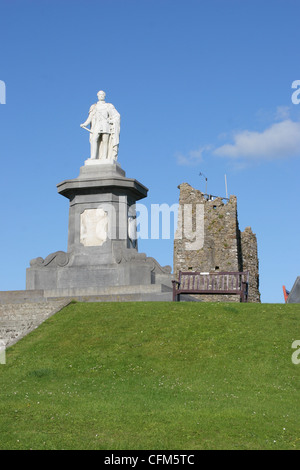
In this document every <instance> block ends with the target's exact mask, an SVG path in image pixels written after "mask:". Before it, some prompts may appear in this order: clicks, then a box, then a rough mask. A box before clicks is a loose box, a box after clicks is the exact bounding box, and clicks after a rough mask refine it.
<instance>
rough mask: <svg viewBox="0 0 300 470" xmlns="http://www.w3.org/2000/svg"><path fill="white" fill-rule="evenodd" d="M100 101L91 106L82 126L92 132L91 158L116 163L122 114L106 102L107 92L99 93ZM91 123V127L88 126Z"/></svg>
mask: <svg viewBox="0 0 300 470" xmlns="http://www.w3.org/2000/svg"><path fill="white" fill-rule="evenodd" d="M97 96H98V102H97V103H95V104H93V105H92V106H91V107H90V111H89V116H88V118H87V120H86V121H85V122H84V123H83V124H80V127H82V128H84V129H86V130H88V131H89V132H90V144H91V158H90V160H91V161H92V160H94V161H95V160H99V163H100V162H101V163H115V162H116V160H117V158H118V150H119V138H120V114H119V113H118V111H117V110H116V108H115V107H114V106H113V105H112V104H110V103H106V102H105V92H104V91H102V90H101V91H99V92H98V93H97ZM89 124H90V129H88V128H87V126H88V125H89Z"/></svg>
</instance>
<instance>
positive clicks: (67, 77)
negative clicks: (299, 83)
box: [0, 0, 300, 302]
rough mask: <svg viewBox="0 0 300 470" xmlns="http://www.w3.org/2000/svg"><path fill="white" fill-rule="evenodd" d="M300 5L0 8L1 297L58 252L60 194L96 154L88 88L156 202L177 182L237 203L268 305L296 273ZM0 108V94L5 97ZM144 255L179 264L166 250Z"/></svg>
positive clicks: (62, 219)
mask: <svg viewBox="0 0 300 470" xmlns="http://www.w3.org/2000/svg"><path fill="white" fill-rule="evenodd" d="M299 15H300V3H299V1H296V0H295V1H291V0H283V1H277V0H263V1H262V0H260V1H256V0H251V1H250V0H202V1H201V0H197V1H195V0H185V1H178V0H172V1H171V0H152V1H151V0H114V1H109V0H106V1H102V0H98V1H95V0H72V1H71V0H59V1H56V0H51V1H48V0H39V1H34V0H32V1H30V0H22V1H21V0H0V44H1V48H0V58H1V61H0V80H2V81H4V82H5V84H6V104H5V105H3V104H1V105H0V155H1V170H2V171H1V186H0V191H1V193H0V194H1V226H2V230H1V234H0V243H1V247H2V250H1V271H0V290H18V289H24V288H25V276H26V267H28V266H29V261H30V259H32V258H35V257H37V256H42V257H46V256H47V255H48V254H49V253H52V252H54V251H57V250H64V251H66V250H67V232H68V201H67V199H65V198H63V197H61V196H60V195H59V194H58V193H57V190H56V184H57V183H59V182H61V181H63V180H64V179H69V178H75V177H77V176H78V174H79V168H80V166H82V165H83V163H84V161H85V160H86V158H88V156H89V143H88V137H87V133H86V132H85V131H83V130H82V129H80V127H79V124H80V123H82V122H83V121H84V120H85V119H86V117H87V112H88V109H89V106H90V105H91V104H92V103H94V102H95V101H96V99H97V98H96V93H97V91H98V90H100V89H103V90H105V91H106V93H107V101H108V102H112V103H113V104H114V105H115V106H116V108H117V110H118V111H119V112H120V114H121V140H120V150H119V161H120V163H121V165H122V167H123V168H124V170H125V171H126V175H127V176H128V177H131V178H136V179H137V180H139V181H140V182H141V183H143V184H144V185H145V186H147V187H148V188H149V193H148V198H147V200H144V202H145V204H146V205H147V206H148V207H149V208H150V205H151V204H162V203H167V204H170V205H171V204H174V203H177V202H178V197H179V190H178V188H177V186H178V185H179V184H180V183H183V182H187V183H189V184H191V185H192V186H193V187H195V188H197V189H200V190H202V191H203V190H204V189H205V181H204V179H203V178H201V177H200V176H199V172H203V173H204V174H205V175H206V177H207V178H208V192H209V193H211V194H215V195H221V196H225V184H224V175H225V174H226V175H227V182H228V192H229V193H230V194H235V195H236V196H237V198H238V213H239V223H240V229H241V230H244V228H245V227H246V226H249V225H250V226H251V227H252V230H253V231H254V233H256V235H257V239H258V251H259V261H260V290H261V294H262V301H263V302H283V294H282V285H283V284H285V285H286V286H287V288H291V287H292V285H293V283H294V281H295V279H296V277H297V276H298V275H300V249H299V241H300V240H299V238H300V237H299V232H300V230H299V228H300V224H299V215H298V214H299V173H300V105H297V104H293V102H292V100H291V97H292V93H293V91H295V90H293V89H292V83H293V81H295V80H300V70H299V63H300V60H299V54H300V53H299V47H298V46H299V42H300V32H299V31H300V30H299ZM0 99H1V97H0ZM139 251H142V252H145V253H147V255H148V256H153V257H155V258H156V259H157V260H158V261H159V262H160V263H161V264H162V265H166V264H171V265H172V264H173V241H172V240H141V241H140V243H139Z"/></svg>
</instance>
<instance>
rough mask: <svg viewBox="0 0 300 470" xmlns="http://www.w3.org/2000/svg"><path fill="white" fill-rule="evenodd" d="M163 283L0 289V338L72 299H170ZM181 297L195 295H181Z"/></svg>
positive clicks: (19, 334) (17, 334) (13, 336)
mask: <svg viewBox="0 0 300 470" xmlns="http://www.w3.org/2000/svg"><path fill="white" fill-rule="evenodd" d="M172 295H173V293H172V288H171V287H170V286H167V285H164V284H150V285H135V286H115V287H100V288H99V287H98V288H95V287H93V288H85V289H79V288H73V289H56V290H45V291H43V290H24V291H2V292H0V340H1V341H3V342H4V343H5V345H6V347H8V346H11V345H13V344H14V343H16V342H17V341H19V340H20V339H21V338H23V337H24V336H25V335H27V334H28V333H30V332H31V331H33V330H34V329H36V328H37V327H38V326H39V325H40V324H41V323H43V322H44V321H45V320H46V319H47V318H49V317H50V316H52V315H54V314H55V313H57V312H58V311H60V310H61V309H62V308H63V307H65V306H66V305H68V304H69V303H70V302H71V301H72V300H77V301H78V302H171V301H172ZM181 300H182V301H187V302H195V301H197V299H195V298H193V297H192V296H189V295H183V296H182V299H181Z"/></svg>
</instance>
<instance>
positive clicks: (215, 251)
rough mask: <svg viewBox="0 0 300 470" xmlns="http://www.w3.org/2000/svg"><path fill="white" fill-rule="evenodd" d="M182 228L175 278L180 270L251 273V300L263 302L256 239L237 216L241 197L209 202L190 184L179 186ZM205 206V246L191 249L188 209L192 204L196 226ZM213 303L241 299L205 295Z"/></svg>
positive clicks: (176, 242) (178, 235)
mask: <svg viewBox="0 0 300 470" xmlns="http://www.w3.org/2000/svg"><path fill="white" fill-rule="evenodd" d="M179 189H180V196H179V206H180V208H181V210H180V211H179V217H178V228H177V232H176V235H175V240H174V275H175V277H176V278H177V277H178V273H179V271H200V272H218V271H219V272H221V271H243V270H248V269H249V270H250V271H251V274H250V278H251V282H250V284H249V301H252V302H259V301H260V300H259V298H260V296H259V291H258V258H257V244H256V236H255V235H254V234H253V233H252V231H251V229H250V228H247V229H246V230H245V232H242V233H241V232H240V230H239V224H238V216H237V198H236V197H235V196H230V198H229V200H228V201H224V199H222V198H219V197H218V198H214V199H207V198H206V197H205V195H204V194H203V193H202V192H201V191H199V190H196V189H194V188H192V187H191V186H190V185H189V184H187V183H183V184H181V185H180V186H179ZM197 204H203V206H204V239H203V242H204V244H203V247H202V248H200V249H199V248H198V249H187V248H188V247H190V246H191V245H189V242H190V240H189V239H188V238H187V237H186V233H185V227H184V225H185V223H187V220H186V216H185V212H184V209H183V208H184V206H185V205H192V216H193V225H192V230H193V231H196V230H199V229H200V227H196V216H195V215H196V206H197ZM201 297H202V299H203V300H209V301H236V302H239V296H236V295H233V296H229V295H224V296H223V295H216V296H213V295H210V296H201Z"/></svg>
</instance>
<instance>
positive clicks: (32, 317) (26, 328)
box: [0, 293, 70, 347]
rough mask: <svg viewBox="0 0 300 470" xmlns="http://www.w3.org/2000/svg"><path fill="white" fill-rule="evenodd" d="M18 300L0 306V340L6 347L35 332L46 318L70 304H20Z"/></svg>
mask: <svg viewBox="0 0 300 470" xmlns="http://www.w3.org/2000/svg"><path fill="white" fill-rule="evenodd" d="M1 294H3V293H1ZM17 297H18V296H17ZM6 298H8V293H6ZM2 299H3V297H2ZM19 300H20V297H19V298H18V299H17V302H13V303H1V304H0V339H1V341H3V342H4V343H5V345H6V347H8V346H11V345H13V344H14V343H16V342H17V341H19V340H20V339H21V338H23V337H24V336H26V335H27V334H28V333H30V332H31V331H33V330H35V329H36V328H37V327H38V326H39V325H40V324H41V323H43V322H44V321H45V320H47V318H49V317H51V316H52V315H54V314H55V313H57V312H58V311H59V310H61V309H62V308H63V307H65V306H66V305H67V304H68V303H69V302H70V301H69V300H67V301H66V300H61V299H60V300H51V301H45V300H44V301H40V302H36V301H32V300H31V301H29V302H28V301H27V302H20V301H19Z"/></svg>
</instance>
